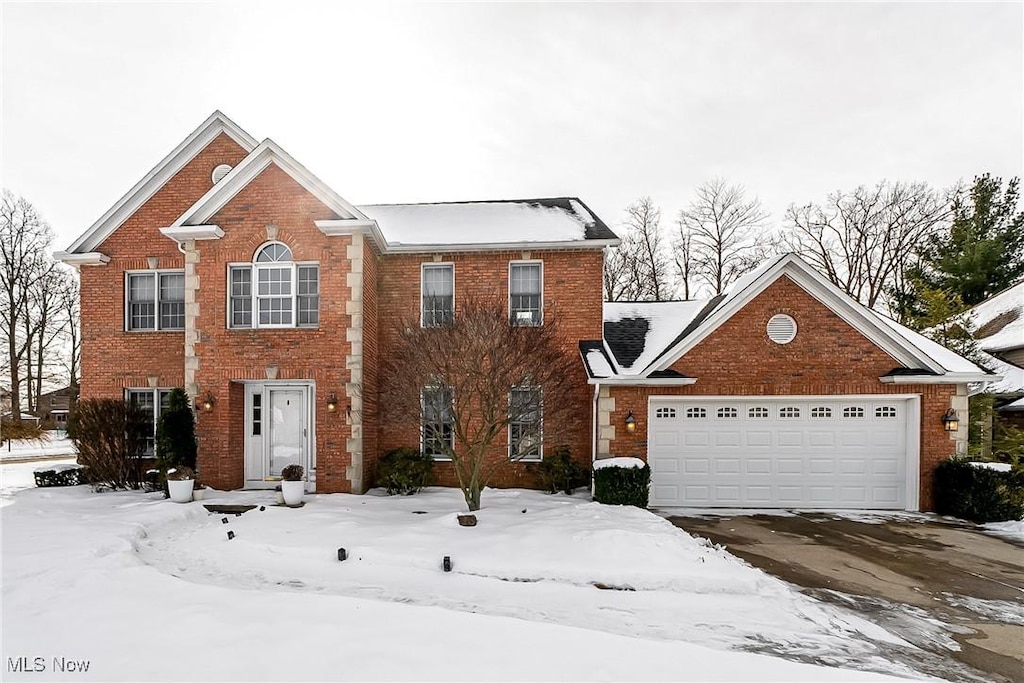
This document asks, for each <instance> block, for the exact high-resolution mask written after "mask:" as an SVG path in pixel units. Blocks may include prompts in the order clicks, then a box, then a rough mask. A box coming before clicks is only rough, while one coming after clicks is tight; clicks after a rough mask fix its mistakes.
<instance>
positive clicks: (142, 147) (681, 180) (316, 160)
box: [0, 1, 1024, 248]
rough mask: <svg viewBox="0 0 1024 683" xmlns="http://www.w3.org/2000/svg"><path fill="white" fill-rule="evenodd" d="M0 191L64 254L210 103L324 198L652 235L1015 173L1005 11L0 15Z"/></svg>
mask: <svg viewBox="0 0 1024 683" xmlns="http://www.w3.org/2000/svg"><path fill="white" fill-rule="evenodd" d="M2 11H3V16H2V17H0V26H2V29H0V30H2V36H0V38H2V50H3V53H2V57H3V63H2V86H0V87H2V97H3V101H2V130H0V136H2V138H0V142H2V149H0V155H2V156H0V161H2V165H0V172H2V184H3V186H4V187H6V188H9V189H11V190H12V191H14V192H15V193H17V194H21V195H24V196H25V197H26V198H28V199H29V200H30V201H32V202H33V203H34V204H35V205H36V207H37V208H38V209H39V210H40V211H41V212H42V214H43V215H44V217H45V218H46V219H47V220H48V221H49V222H50V223H51V224H52V225H53V227H54V230H55V231H56V233H57V244H56V245H55V246H56V247H58V248H64V247H66V246H67V245H68V244H69V243H70V242H71V241H72V240H73V239H74V238H75V237H76V236H77V235H78V234H80V233H81V232H83V231H84V230H85V229H87V228H88V227H89V226H90V225H91V224H92V223H93V222H94V221H95V220H96V219H97V218H98V217H99V216H100V215H101V214H102V213H103V212H104V211H105V210H106V209H108V208H109V207H110V206H111V205H112V204H113V203H114V202H116V201H117V200H118V199H119V198H120V197H121V196H122V195H123V194H124V193H125V192H126V191H127V190H128V189H129V188H130V187H131V186H132V185H133V184H134V183H136V182H137V181H138V180H139V179H140V178H141V177H142V176H143V175H144V174H145V173H147V172H148V171H149V170H150V168H152V167H153V165H154V164H156V163H157V162H158V161H159V160H160V159H161V158H163V156H164V155H166V154H167V153H168V152H170V150H171V149H172V148H173V147H174V146H175V145H176V144H177V143H178V142H180V141H181V140H182V139H183V138H184V137H185V136H186V135H188V134H189V133H190V132H191V131H192V130H193V129H194V128H195V127H196V126H198V125H199V123H201V122H202V121H203V119H205V118H206V117H207V116H208V115H209V114H210V113H211V112H212V111H213V110H214V109H221V110H222V111H223V112H224V113H225V114H227V115H228V116H229V117H231V118H232V119H234V120H235V121H236V122H237V123H238V124H239V125H241V126H242V127H243V128H245V129H246V130H248V131H249V132H250V133H251V134H252V135H253V136H255V137H256V138H257V139H260V140H262V139H264V138H267V137H270V138H272V139H273V140H275V141H276V142H278V143H279V144H281V145H282V146H283V147H284V148H285V149H287V150H288V151H289V152H290V153H291V154H292V155H293V156H295V157H296V158H297V159H298V160H299V161H300V162H302V163H303V164H305V165H306V166H307V167H308V168H309V169H310V170H311V171H312V172H313V173H315V174H317V175H318V176H320V178H321V179H323V180H324V181H325V182H327V183H328V184H329V185H330V186H331V187H333V188H334V189H335V190H336V191H337V192H338V193H339V194H341V195H342V196H343V197H345V198H346V199H348V200H349V201H351V202H353V203H356V204H361V203H377V202H407V201H445V200H467V199H493V198H518V197H542V196H562V195H575V196H579V197H580V198H582V199H583V200H584V201H585V202H587V203H588V204H589V205H590V207H591V208H592V209H593V210H594V211H595V212H596V213H597V214H598V215H600V216H601V217H602V218H603V219H604V220H605V221H606V222H607V223H608V224H609V225H612V226H613V227H614V226H615V225H617V224H618V223H620V221H621V220H622V218H623V209H624V208H625V206H626V205H627V204H629V203H630V202H631V201H632V200H634V199H636V198H637V197H640V196H642V195H651V196H652V197H653V199H654V201H655V203H656V204H658V205H659V206H661V207H662V209H663V212H664V219H663V223H665V224H670V223H673V222H674V217H675V214H676V213H677V212H678V210H679V209H680V208H681V207H683V206H684V205H685V204H686V203H687V202H689V200H690V198H691V196H692V193H693V189H694V188H695V187H696V186H697V185H698V184H700V183H701V182H703V181H705V180H708V179H710V178H712V177H714V176H720V177H724V178H726V179H727V180H729V181H731V182H735V183H741V184H743V185H744V186H746V187H747V189H748V191H749V192H750V193H751V194H756V195H758V196H759V197H760V199H761V200H762V202H763V203H764V204H765V206H766V208H767V209H768V210H769V211H770V212H771V214H772V221H773V223H775V224H778V223H780V222H781V221H782V218H783V212H784V210H785V207H786V206H787V205H788V204H789V203H790V202H798V203H805V202H808V201H821V200H823V199H824V198H825V195H826V194H827V193H828V192H829V191H831V190H836V189H840V188H842V189H849V188H852V187H855V186H856V185H858V184H862V183H863V184H873V183H875V182H877V181H879V180H881V179H883V178H888V179H891V180H897V179H898V180H925V181H928V182H929V183H932V184H933V185H935V186H937V187H946V186H948V185H950V184H952V183H954V182H956V181H957V180H958V179H961V178H964V179H967V180H970V178H972V177H973V176H974V175H975V174H978V173H982V172H985V171H989V172H992V173H994V174H996V175H1000V176H1003V177H1004V178H1005V177H1010V176H1015V175H1021V172H1022V155H1024V151H1022V150H1024V139H1022V128H1024V123H1022V121H1024V111H1022V97H1024V78H1022V62H1024V47H1022V33H1024V31H1022V22H1024V19H1022V3H1021V2H1019V1H1018V2H1008V3H983V2H964V3H948V2H947V3H937V2H936V3H906V4H895V3H857V4H835V3H774V4H768V3H764V4H727V3H700V4H698V3H678V4H643V5H639V4H546V3H532V4H468V3H460V4H385V3H372V4H371V3H365V4H345V3H339V2H333V3H329V4H328V3H323V4H315V3H297V2H277V3H254V2H244V3H228V2H207V3H191V2H190V3H186V2H179V3H155V2H147V3H129V2H120V3H118V2H106V3H97V4H91V3H84V2H76V3H42V2H32V3H12V2H6V1H4V2H3V4H2Z"/></svg>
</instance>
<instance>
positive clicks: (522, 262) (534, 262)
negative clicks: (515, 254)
mask: <svg viewBox="0 0 1024 683" xmlns="http://www.w3.org/2000/svg"><path fill="white" fill-rule="evenodd" d="M514 266H539V267H540V319H539V320H538V321H537V322H533V321H532V319H531V321H530V322H529V323H521V322H519V320H518V318H517V317H516V314H515V313H514V312H513V311H512V268H513V267H514ZM508 318H509V320H510V321H511V322H512V324H513V325H520V326H522V327H539V326H541V325H543V324H544V261H542V260H540V259H514V260H512V261H509V262H508Z"/></svg>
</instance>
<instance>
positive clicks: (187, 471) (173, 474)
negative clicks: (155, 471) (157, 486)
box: [167, 466, 196, 481]
mask: <svg viewBox="0 0 1024 683" xmlns="http://www.w3.org/2000/svg"><path fill="white" fill-rule="evenodd" d="M195 478H196V472H195V470H193V469H192V468H191V467H184V466H183V467H172V468H171V469H169V470H167V481H188V480H189V479H195Z"/></svg>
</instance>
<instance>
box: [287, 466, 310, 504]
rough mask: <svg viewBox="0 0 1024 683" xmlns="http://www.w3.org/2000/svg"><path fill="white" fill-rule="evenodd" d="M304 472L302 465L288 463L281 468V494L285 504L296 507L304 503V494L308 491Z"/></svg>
mask: <svg viewBox="0 0 1024 683" xmlns="http://www.w3.org/2000/svg"><path fill="white" fill-rule="evenodd" d="M303 474H305V470H303V469H302V465H288V466H287V467H285V468H284V469H283V470H281V495H283V496H284V504H285V505H288V506H290V507H296V506H298V505H301V504H302V495H303V494H304V493H305V492H306V482H305V481H304V480H303V476H302V475H303Z"/></svg>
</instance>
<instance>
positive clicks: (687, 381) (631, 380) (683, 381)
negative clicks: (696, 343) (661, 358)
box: [587, 377, 697, 387]
mask: <svg viewBox="0 0 1024 683" xmlns="http://www.w3.org/2000/svg"><path fill="white" fill-rule="evenodd" d="M696 383H697V378H696V377H592V378H591V379H589V380H587V384H608V385H610V386H630V387H634V386H635V387H687V386H690V385H691V384H696Z"/></svg>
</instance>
